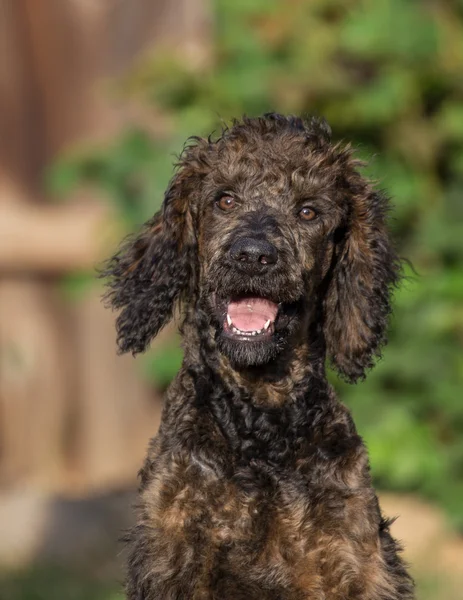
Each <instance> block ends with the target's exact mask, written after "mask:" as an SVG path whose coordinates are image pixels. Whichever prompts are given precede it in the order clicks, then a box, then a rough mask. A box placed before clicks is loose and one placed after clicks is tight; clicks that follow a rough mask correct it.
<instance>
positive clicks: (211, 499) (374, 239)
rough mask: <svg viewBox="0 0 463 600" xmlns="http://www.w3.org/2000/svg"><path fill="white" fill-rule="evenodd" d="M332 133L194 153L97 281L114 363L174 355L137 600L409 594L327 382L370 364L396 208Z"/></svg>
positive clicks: (305, 130) (216, 143) (263, 132)
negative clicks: (128, 357) (121, 358)
mask: <svg viewBox="0 0 463 600" xmlns="http://www.w3.org/2000/svg"><path fill="white" fill-rule="evenodd" d="M361 166H362V163H361V162H360V161H359V160H357V159H356V158H355V156H354V153H353V151H352V149H351V148H350V147H349V146H346V145H342V144H335V143H333V142H332V141H331V131H330V128H329V126H328V124H327V123H326V122H325V121H324V120H323V119H318V118H311V119H302V118H299V117H294V116H283V115H279V114H275V113H271V114H266V115H264V116H262V117H259V118H247V117H245V118H243V119H241V120H236V121H234V122H233V124H232V125H231V126H230V127H229V128H226V129H224V131H223V132H222V134H221V135H220V137H218V139H215V140H214V139H212V138H211V137H209V138H208V139H203V138H200V137H194V138H191V139H190V140H189V141H188V142H187V144H186V146H185V147H184V150H183V153H182V154H181V156H180V159H179V163H178V165H177V170H176V172H175V174H174V176H173V178H172V180H171V182H170V184H169V186H168V189H167V191H166V193H165V197H164V202H163V206H162V209H161V210H160V211H159V212H158V213H157V214H156V215H154V217H153V218H152V219H150V220H149V221H148V222H147V223H146V224H145V225H144V226H143V228H142V230H141V231H140V232H139V233H138V234H136V235H135V236H132V237H130V238H129V239H128V240H126V241H125V242H124V243H123V245H122V246H121V247H120V249H119V251H118V252H117V253H116V254H115V256H113V257H112V258H111V259H110V260H109V261H108V262H107V263H106V267H105V269H104V273H103V275H104V276H105V277H107V278H108V279H107V285H108V286H109V288H108V290H107V294H106V299H107V301H108V302H109V304H110V305H111V306H112V307H113V308H114V309H116V310H119V311H120V314H119V316H118V318H117V332H118V336H117V339H118V345H119V349H120V351H121V352H127V351H130V352H132V353H133V354H137V353H139V352H143V351H144V350H145V349H146V347H147V346H148V344H149V342H150V340H151V339H152V338H154V336H155V335H156V334H157V333H158V332H159V330H160V329H161V328H162V327H163V326H164V325H165V324H166V323H167V322H168V321H169V320H170V319H171V318H172V316H173V314H174V311H175V310H178V313H179V318H180V321H181V326H180V329H181V333H182V335H183V340H184V359H183V364H182V367H181V370H180V372H179V373H178V375H177V377H176V378H175V379H174V381H173V382H172V384H171V385H170V387H169V389H168V391H167V395H166V401H165V405H164V408H163V413H162V419H161V425H160V428H159V432H158V434H157V435H156V437H154V439H153V440H152V441H151V443H150V446H149V451H148V455H147V458H146V461H145V463H144V466H143V468H142V470H141V472H140V490H139V505H138V508H137V521H136V525H135V526H134V527H133V529H132V530H131V531H130V533H129V535H128V543H129V558H128V577H127V587H126V591H127V597H128V598H129V599H130V600H161V599H162V600H168V599H169V600H174V599H175V600H180V599H192V600H212V599H215V600H241V599H242V600H245V599H246V600H309V599H310V600H354V599H355V600H408V599H411V598H413V597H414V593H413V582H412V579H411V578H410V576H409V574H408V573H407V569H406V567H405V565H404V563H403V561H402V559H401V556H400V551H401V549H400V547H399V546H398V544H397V543H396V541H395V540H394V539H393V538H392V536H391V535H390V532H389V526H390V522H389V521H388V520H386V519H385V518H383V516H382V513H381V511H380V508H379V505H378V500H377V497H376V495H375V492H374V490H373V488H372V484H371V477H370V473H369V463H368V456H367V452H366V449H365V446H364V444H363V442H362V439H361V438H360V436H359V435H358V433H357V431H356V429H355V426H354V423H353V421H352V418H351V415H350V413H349V411H348V409H347V408H346V407H345V406H344V405H342V404H341V403H340V402H339V401H338V400H337V398H336V395H335V393H334V391H333V389H332V387H331V386H330V384H329V383H328V381H327V378H326V372H325V366H326V365H325V363H326V362H327V361H329V362H330V363H331V365H332V367H333V368H334V369H335V370H336V371H337V372H338V373H339V374H340V375H341V376H342V377H343V378H344V379H346V380H347V381H348V382H355V381H357V380H359V379H362V378H363V377H364V376H365V373H366V371H368V370H369V369H370V368H371V367H372V366H373V363H374V360H375V358H376V357H378V356H379V354H380V351H381V347H382V346H383V344H384V342H385V330H386V326H387V322H388V316H389V314H390V310H391V304H390V301H391V294H392V292H393V290H394V288H395V287H396V286H397V284H398V282H399V280H400V275H401V261H400V259H399V258H398V256H397V254H396V252H395V250H394V248H393V245H392V243H391V240H390V237H389V234H388V230H387V223H386V217H387V212H388V208H389V200H388V198H387V197H386V196H385V195H383V194H382V193H379V192H377V191H375V189H374V187H373V185H372V183H371V182H370V181H368V180H367V179H365V178H364V177H363V176H362V175H361V174H360V172H359V169H360V167H361Z"/></svg>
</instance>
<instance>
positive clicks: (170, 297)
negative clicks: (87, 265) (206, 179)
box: [101, 163, 197, 354]
mask: <svg viewBox="0 0 463 600" xmlns="http://www.w3.org/2000/svg"><path fill="white" fill-rule="evenodd" d="M196 175H197V173H196V172H195V170H194V165H190V166H185V164H183V165H182V163H181V165H180V170H179V171H178V173H177V175H175V176H174V178H173V179H172V181H171V183H170V185H169V187H168V189H167V192H166V194H165V197H164V203H163V206H162V209H161V210H160V211H159V212H158V213H157V214H156V215H154V217H152V218H151V219H150V220H149V221H148V222H147V223H145V225H144V226H143V227H142V230H141V231H140V232H139V233H138V234H135V235H133V236H130V237H128V238H127V239H126V240H125V242H123V244H122V246H121V248H120V249H119V251H118V252H117V253H116V254H115V255H114V256H113V257H112V258H110V259H109V260H108V262H107V263H106V265H105V267H104V269H103V272H102V273H101V277H102V278H108V282H107V286H108V288H109V291H108V292H107V293H106V295H105V300H106V301H107V304H109V305H110V306H112V308H114V309H122V310H121V313H120V315H119V316H118V318H117V320H116V329H117V344H118V346H119V350H120V352H128V351H131V352H132V354H137V353H139V352H143V351H144V350H145V349H146V347H147V346H148V344H149V342H150V341H151V340H152V338H154V337H155V336H156V335H157V333H158V332H159V330H160V329H161V328H162V327H163V326H164V325H165V324H166V323H167V322H168V321H169V320H170V319H171V318H172V314H173V311H174V307H175V305H176V303H177V302H178V301H179V300H180V299H181V298H182V296H183V295H184V294H185V293H186V292H187V291H188V290H190V291H191V290H192V288H193V286H194V281H193V279H194V276H195V261H196V253H195V248H196V239H195V234H194V231H193V225H192V216H191V213H190V211H189V195H190V194H191V191H192V188H193V186H194V185H195V181H196Z"/></svg>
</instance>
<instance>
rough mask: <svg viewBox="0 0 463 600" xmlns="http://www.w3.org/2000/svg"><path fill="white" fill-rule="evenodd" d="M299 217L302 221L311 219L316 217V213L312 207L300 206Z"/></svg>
mask: <svg viewBox="0 0 463 600" xmlns="http://www.w3.org/2000/svg"><path fill="white" fill-rule="evenodd" d="M299 217H300V218H301V219H302V220H303V221H313V220H314V219H316V218H317V213H316V212H315V211H314V209H313V208H310V206H304V208H301V210H300V211H299Z"/></svg>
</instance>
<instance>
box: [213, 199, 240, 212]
mask: <svg viewBox="0 0 463 600" xmlns="http://www.w3.org/2000/svg"><path fill="white" fill-rule="evenodd" d="M216 204H217V206H218V207H219V208H220V209H221V210H232V209H233V208H235V206H236V202H235V199H234V198H232V197H231V196H222V197H221V198H220V199H219V200H217V202H216Z"/></svg>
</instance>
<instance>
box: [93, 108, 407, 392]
mask: <svg viewBox="0 0 463 600" xmlns="http://www.w3.org/2000/svg"><path fill="white" fill-rule="evenodd" d="M359 165H360V163H359V162H358V161H356V160H355V159H354V158H353V157H352V152H351V150H350V149H349V148H346V147H342V146H340V145H333V144H332V143H331V141H330V130H329V128H328V126H327V125H326V123H325V122H324V121H321V120H317V119H312V120H310V121H303V120H302V119H299V118H296V117H283V116H280V115H275V114H271V115H266V116H265V117H262V118H258V119H246V118H245V119H243V120H242V121H240V122H236V123H235V124H234V125H233V127H231V128H230V129H228V130H226V131H225V132H224V133H223V135H222V136H221V137H220V138H219V139H218V140H217V141H215V142H213V141H211V140H210V139H209V140H205V139H201V138H194V139H193V140H192V141H191V143H190V145H188V146H187V147H186V148H185V150H184V152H183V154H182V156H181V159H180V163H179V166H178V170H177V172H176V175H175V176H174V178H173V179H172V181H171V183H170V185H169V188H168V190H167V192H166V195H165V199H164V204H163V207H162V210H161V211H160V213H158V214H157V215H155V216H154V217H153V219H152V220H150V221H149V222H148V223H147V224H146V225H145V226H144V228H143V230H142V232H141V233H140V234H138V235H136V236H135V237H132V238H129V240H127V241H126V243H125V244H124V246H123V247H122V249H121V250H120V251H119V252H118V253H117V254H116V255H115V256H114V257H113V258H112V259H111V260H110V261H109V262H108V265H107V268H106V270H105V274H106V275H107V276H109V286H110V291H109V293H108V298H109V300H110V302H111V303H112V305H113V307H114V308H117V309H122V312H121V314H120V316H119V317H118V320H117V328H118V343H119V346H120V349H121V350H122V351H129V350H130V351H132V352H133V353H137V352H141V351H143V350H144V349H145V348H146V346H147V345H148V343H149V342H150V340H151V339H152V338H153V337H154V336H155V335H156V334H157V332H158V331H159V329H160V328H161V327H162V326H163V325H164V324H165V323H166V322H167V321H168V320H169V319H170V318H171V316H172V312H173V308H174V305H175V303H177V302H179V301H180V302H184V303H187V304H189V305H190V308H191V307H195V309H197V310H198V312H201V314H205V315H206V316H207V322H208V331H211V332H213V333H212V335H213V337H214V340H215V343H216V347H217V348H218V350H219V351H220V352H221V353H223V354H224V355H225V356H227V358H228V359H229V360H230V362H231V364H232V365H234V366H235V368H237V369H239V368H241V367H248V366H252V365H263V364H266V363H270V362H271V361H272V360H273V359H275V358H276V357H277V356H278V354H279V353H280V352H281V351H282V350H283V349H284V348H285V347H286V346H287V345H288V343H289V342H290V340H295V339H298V338H301V336H304V335H308V330H309V325H310V323H312V325H313V324H314V323H313V321H314V320H316V323H315V325H318V330H319V332H320V335H321V336H322V337H323V346H324V347H326V351H327V353H328V355H329V357H330V358H331V361H332V363H333V365H334V366H335V367H336V368H337V369H338V371H339V372H340V373H341V374H342V375H343V376H344V377H346V378H347V379H348V380H350V381H355V380H356V379H358V378H359V377H361V376H363V375H364V372H365V370H366V369H367V368H369V367H371V366H372V363H373V358H374V356H375V355H377V354H378V352H379V349H380V347H381V344H382V342H383V341H384V332H385V328H386V325H387V317H388V314H389V312H390V292H391V289H392V287H393V286H394V285H395V284H396V283H397V281H398V273H399V270H400V269H399V268H400V264H399V261H398V259H397V256H396V254H395V253H394V250H393V248H392V246H391V243H390V240H389V237H388V233H387V229H386V224H385V218H386V211H387V208H388V202H387V198H386V197H385V196H383V195H381V194H379V193H377V192H375V191H374V190H373V188H372V187H371V185H370V183H369V182H368V181H367V180H366V179H364V178H363V177H362V176H361V175H360V174H359V172H358V170H357V169H358V167H359ZM190 313H191V311H190ZM203 325H204V324H203ZM312 330H313V331H316V330H317V327H314V328H312Z"/></svg>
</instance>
